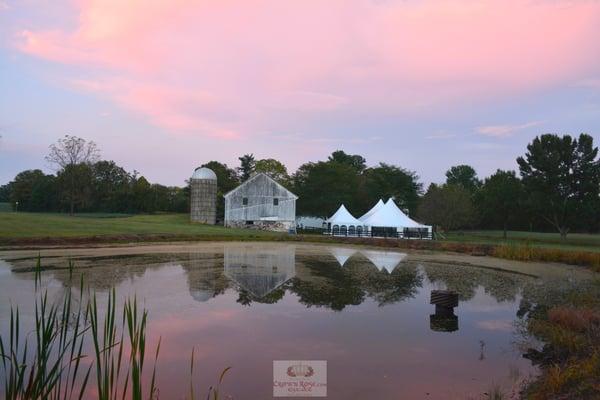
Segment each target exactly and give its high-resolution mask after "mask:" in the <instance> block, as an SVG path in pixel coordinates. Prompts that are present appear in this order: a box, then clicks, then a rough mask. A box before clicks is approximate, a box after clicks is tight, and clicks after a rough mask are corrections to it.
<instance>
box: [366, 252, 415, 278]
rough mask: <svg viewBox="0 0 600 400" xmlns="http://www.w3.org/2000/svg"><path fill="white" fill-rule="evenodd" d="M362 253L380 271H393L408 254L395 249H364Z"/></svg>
mask: <svg viewBox="0 0 600 400" xmlns="http://www.w3.org/2000/svg"><path fill="white" fill-rule="evenodd" d="M361 253H362V254H363V255H364V256H365V257H367V258H368V259H369V261H371V263H372V264H373V265H374V266H375V267H376V268H377V269H378V270H380V271H386V272H389V273H392V271H394V270H395V269H396V267H397V266H398V264H400V263H401V262H402V260H404V259H405V258H406V256H407V254H406V253H397V252H395V251H376V250H362V251H361Z"/></svg>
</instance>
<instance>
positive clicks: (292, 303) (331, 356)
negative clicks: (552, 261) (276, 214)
mask: <svg viewBox="0 0 600 400" xmlns="http://www.w3.org/2000/svg"><path fill="white" fill-rule="evenodd" d="M36 254H37V253H36V252H31V251H29V252H27V251H21V252H11V253H8V252H5V253H0V258H2V259H4V261H0V334H2V335H3V337H6V335H7V332H8V325H9V318H10V307H11V305H12V306H16V305H18V306H19V309H20V312H21V319H22V320H23V321H25V322H24V323H26V324H27V323H28V324H29V325H30V326H31V324H32V321H33V318H34V314H33V310H34V299H35V296H34V295H33V294H34V291H35V289H34V287H35V282H34V277H35V273H34V272H32V267H33V266H34V265H35V262H36ZM464 259H466V257H463V259H460V260H457V259H456V258H453V257H452V256H443V255H435V254H405V253H401V252H397V251H384V250H381V249H375V248H359V247H328V246H309V245H295V244H294V245H289V244H255V243H212V244H198V245H173V246H168V245H163V246H154V247H152V246H141V247H135V248H127V247H123V248H112V249H73V250H46V251H42V269H43V272H42V274H41V286H42V288H44V289H46V290H47V291H48V296H49V299H50V300H51V301H56V302H60V301H61V298H62V297H63V296H64V295H65V293H66V292H67V291H69V290H73V291H75V292H78V290H79V289H78V288H79V282H80V278H79V276H80V275H82V276H83V280H84V282H85V285H86V287H87V286H89V289H90V292H95V293H96V295H97V296H98V298H99V299H100V304H105V303H104V302H105V301H106V298H107V296H108V293H109V291H110V289H111V288H113V287H114V288H115V290H116V293H117V298H118V299H119V301H121V302H122V301H123V300H124V299H125V298H126V297H133V296H134V295H135V296H136V297H137V299H138V302H139V303H141V305H143V306H144V307H145V308H146V309H147V310H148V312H149V322H148V338H147V341H148V345H147V346H148V348H149V349H151V350H148V352H149V353H152V354H153V351H154V348H155V347H156V344H157V343H158V340H159V337H160V339H161V348H160V354H159V361H158V367H157V386H158V388H159V390H160V391H159V394H160V397H161V398H165V399H171V398H184V397H185V396H186V395H187V393H188V392H189V389H188V388H189V386H190V379H191V378H190V367H189V366H190V357H191V353H192V349H194V358H195V367H194V377H193V378H192V381H193V385H194V386H195V387H196V388H197V389H196V392H197V393H206V391H207V390H208V387H209V386H210V385H213V384H215V383H216V381H217V380H218V375H219V373H220V372H221V371H222V370H223V369H224V368H225V367H228V366H231V367H232V369H231V370H230V371H229V372H228V373H227V375H226V377H225V379H224V383H223V386H222V393H225V394H226V395H227V396H229V397H225V398H234V399H265V398H271V397H272V395H273V361H274V360H326V361H327V393H328V398H331V399H351V398H357V399H365V398H369V399H388V398H389V399H391V398H411V399H413V398H415V399H419V398H424V399H452V398H456V399H464V398H469V397H470V398H485V397H484V396H485V393H486V392H488V391H489V390H490V388H491V387H493V386H500V387H502V388H503V390H504V391H505V392H506V393H510V392H511V391H513V390H516V388H518V385H519V384H520V383H521V382H523V380H526V379H528V378H529V377H530V376H532V375H533V374H535V369H534V368H533V367H532V366H531V363H530V362H529V361H528V360H527V359H525V358H524V357H523V348H522V341H523V340H524V337H523V335H522V334H521V333H520V331H521V330H520V322H521V321H522V320H523V318H524V316H525V315H526V313H527V311H528V309H529V308H530V307H531V302H532V301H531V299H527V298H525V297H526V296H527V292H534V291H535V288H538V289H539V288H543V287H545V285H547V284H548V282H552V281H562V282H568V281H572V280H576V279H578V277H577V272H576V271H574V270H569V269H560V268H558V267H553V268H548V269H544V271H546V272H548V273H546V274H540V273H538V271H536V270H535V268H533V269H531V268H530V269H529V270H527V271H526V272H523V271H521V272H517V270H522V268H520V265H517V266H515V265H514V263H513V264H510V263H508V262H501V261H498V260H492V261H490V259H487V258H473V259H474V260H475V261H477V262H478V264H481V265H473V264H474V262H470V263H466V262H465V261H464ZM68 260H72V262H73V263H74V265H75V269H74V272H73V274H72V275H71V273H70V272H69V270H68V268H67V265H68ZM504 267H505V268H504ZM542 275H544V276H542ZM439 289H448V290H451V291H454V292H456V293H457V294H458V298H459V304H458V306H457V307H456V308H454V310H451V311H450V312H449V313H443V312H439V310H438V312H437V313H436V308H435V306H434V305H432V304H430V297H431V292H432V291H433V290H439ZM86 293H87V291H86ZM88 344H89V343H88ZM149 358H152V357H149ZM151 361H152V360H150V361H147V362H151ZM2 381H3V380H2ZM0 385H1V383H0ZM201 397H202V396H201ZM202 398H203V397H202Z"/></svg>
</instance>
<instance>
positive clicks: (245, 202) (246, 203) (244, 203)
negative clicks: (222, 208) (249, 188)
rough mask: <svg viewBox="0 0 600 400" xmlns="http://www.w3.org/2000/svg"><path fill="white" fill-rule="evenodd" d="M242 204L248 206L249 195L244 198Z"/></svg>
mask: <svg viewBox="0 0 600 400" xmlns="http://www.w3.org/2000/svg"><path fill="white" fill-rule="evenodd" d="M242 205H243V206H247V205H248V198H247V197H244V198H242Z"/></svg>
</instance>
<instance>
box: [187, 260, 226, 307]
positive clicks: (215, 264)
mask: <svg viewBox="0 0 600 400" xmlns="http://www.w3.org/2000/svg"><path fill="white" fill-rule="evenodd" d="M188 257H189V259H188V260H187V262H184V263H181V265H182V267H183V269H184V270H185V272H186V278H187V284H188V287H189V290H190V295H191V296H192V298H193V299H194V300H196V301H199V302H205V301H208V300H210V299H212V298H213V297H216V296H219V295H221V294H223V293H225V290H226V289H227V288H228V287H229V279H228V278H227V277H226V276H225V274H224V273H223V255H222V254H219V253H215V254H203V253H190V254H188Z"/></svg>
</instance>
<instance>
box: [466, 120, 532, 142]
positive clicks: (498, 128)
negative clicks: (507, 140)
mask: <svg viewBox="0 0 600 400" xmlns="http://www.w3.org/2000/svg"><path fill="white" fill-rule="evenodd" d="M542 123H543V121H531V122H526V123H524V124H519V125H488V126H479V127H477V128H476V129H475V131H476V132H477V133H478V134H480V135H483V136H491V137H497V138H502V137H508V136H512V135H514V134H515V133H517V132H519V131H522V130H524V129H528V128H532V127H534V126H538V125H540V124H542Z"/></svg>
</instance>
